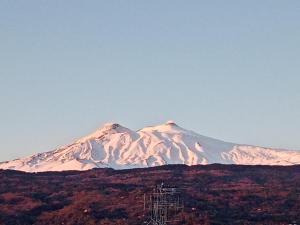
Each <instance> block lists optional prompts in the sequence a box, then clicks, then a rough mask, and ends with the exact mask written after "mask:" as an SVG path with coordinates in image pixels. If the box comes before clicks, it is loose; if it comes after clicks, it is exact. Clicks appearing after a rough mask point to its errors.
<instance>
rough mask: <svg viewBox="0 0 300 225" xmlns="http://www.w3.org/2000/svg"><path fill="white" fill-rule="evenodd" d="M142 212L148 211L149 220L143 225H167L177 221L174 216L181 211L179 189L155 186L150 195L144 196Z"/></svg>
mask: <svg viewBox="0 0 300 225" xmlns="http://www.w3.org/2000/svg"><path fill="white" fill-rule="evenodd" d="M144 210H148V212H149V217H150V219H149V220H148V221H147V222H144V224H147V225H167V224H170V223H172V222H175V221H176V220H178V218H177V217H176V215H177V214H178V213H179V212H180V211H182V210H183V204H182V201H181V199H180V192H179V189H178V188H176V187H169V186H166V185H164V184H163V183H162V184H161V185H157V186H156V188H155V189H154V190H153V192H152V193H150V195H149V196H148V198H147V197H146V195H144Z"/></svg>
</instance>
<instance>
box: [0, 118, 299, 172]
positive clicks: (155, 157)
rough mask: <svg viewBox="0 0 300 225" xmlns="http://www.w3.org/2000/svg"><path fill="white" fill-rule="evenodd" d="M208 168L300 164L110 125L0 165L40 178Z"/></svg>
mask: <svg viewBox="0 0 300 225" xmlns="http://www.w3.org/2000/svg"><path fill="white" fill-rule="evenodd" d="M210 163H223V164H247V165H256V164H264V165H293V164H300V152H298V151H287V150H278V149H270V148H262V147H256V146H247V145H238V144H233V143H228V142H224V141H220V140H216V139H213V138H209V137H205V136H202V135H199V134H197V133H195V132H193V131H189V130H185V129H183V128H181V127H179V126H178V125H176V124H175V123H174V122H172V121H169V122H167V123H165V124H162V125H158V126H153V127H146V128H143V129H141V130H139V131H132V130H130V129H128V128H125V127H123V126H121V125H119V124H113V123H108V124H105V125H104V126H103V127H102V128H100V129H98V130H96V131H95V132H94V133H92V134H90V135H88V136H86V137H83V138H81V139H79V140H78V141H76V142H75V143H73V144H71V145H68V146H64V147H62V148H59V149H56V150H54V151H50V152H45V153H39V154H36V155H33V156H30V157H26V158H21V159H16V160H12V161H8V162H3V163H0V169H14V170H22V171H28V172H39V171H61V170H88V169H92V168H103V167H112V168H115V169H127V168H137V167H151V166H158V165H165V164H186V165H196V164H210Z"/></svg>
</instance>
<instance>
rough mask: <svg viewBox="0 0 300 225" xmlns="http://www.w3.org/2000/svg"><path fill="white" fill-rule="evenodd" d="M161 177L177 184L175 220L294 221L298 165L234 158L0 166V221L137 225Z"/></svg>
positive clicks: (299, 205)
mask: <svg viewBox="0 0 300 225" xmlns="http://www.w3.org/2000/svg"><path fill="white" fill-rule="evenodd" d="M162 181H164V183H167V184H170V185H175V186H177V187H178V188H180V189H181V191H182V198H183V201H184V205H185V208H184V212H183V213H182V215H180V216H181V221H180V222H178V224H191V225H192V224H227V225H228V224H230V225H234V224H237V225H241V224H266V225H272V224H276V225H279V224H300V166H290V167H280V166H237V165H208V166H191V167H188V166H183V165H170V166H162V167H155V168H148V169H134V170H113V169H94V170H90V171H85V172H78V171H70V172H47V173H32V174H31V173H24V172H17V171H0V224H1V225H4V224H5V225H25V224H26V225H27V224H35V225H52V224H53V225H54V224H55V225H56V224H66V225H95V224H107V225H108V224H112V225H117V224H130V225H138V224H139V225H140V224H143V221H144V220H145V216H146V215H145V213H144V212H143V195H144V193H149V192H151V190H152V189H153V187H155V185H156V184H159V183H161V182H162Z"/></svg>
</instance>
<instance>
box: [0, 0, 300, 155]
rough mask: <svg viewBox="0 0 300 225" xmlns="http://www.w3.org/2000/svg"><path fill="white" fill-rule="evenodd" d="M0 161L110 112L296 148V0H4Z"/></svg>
mask: <svg viewBox="0 0 300 225" xmlns="http://www.w3.org/2000/svg"><path fill="white" fill-rule="evenodd" d="M0 103H1V110H0V122H1V123H0V124H1V126H0V161H3V160H9V159H13V158H16V157H20V156H26V155H29V154H33V153H36V152H42V151H47V150H52V149H54V148H55V147H58V146H60V145H63V144H68V143H70V142H71V141H73V140H74V139H76V138H78V137H80V136H83V135H86V134H88V133H89V132H91V131H93V130H94V129H96V128H98V127H99V126H101V124H103V123H105V122H107V121H113V122H119V123H120V124H122V125H124V126H127V127H129V128H132V129H138V128H141V127H144V126H146V125H152V124H159V123H163V122H165V121H166V120H169V119H171V120H174V121H176V122H177V123H178V124H179V125H181V126H182V127H185V128H189V129H192V130H194V131H196V132H198V133H200V134H203V135H207V136H212V137H215V138H219V139H223V140H227V141H232V142H237V143H247V144H254V145H262V146H272V147H281V148H291V149H299V150H300V118H299V117H300V1H298V0H289V1H282V0H280V1H279V0H277V1H276V0H251V1H239V0H236V1H221V0H220V1H198V0H197V1H175V0H169V1H158V0H157V1H140V0H137V1H131V0H128V1H121V0H120V1H75V0H73V1H60V0H51V1H43V0H36V1H31V0H28V1H16V0H2V1H1V2H0Z"/></svg>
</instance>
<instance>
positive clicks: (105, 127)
mask: <svg viewBox="0 0 300 225" xmlns="http://www.w3.org/2000/svg"><path fill="white" fill-rule="evenodd" d="M120 127H122V126H121V125H120V124H118V123H105V124H104V125H103V126H102V127H101V128H100V130H116V129H118V128H120Z"/></svg>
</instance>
